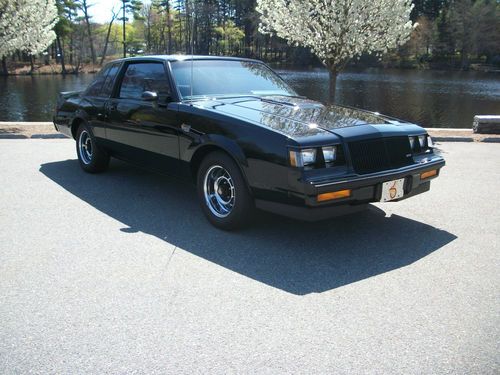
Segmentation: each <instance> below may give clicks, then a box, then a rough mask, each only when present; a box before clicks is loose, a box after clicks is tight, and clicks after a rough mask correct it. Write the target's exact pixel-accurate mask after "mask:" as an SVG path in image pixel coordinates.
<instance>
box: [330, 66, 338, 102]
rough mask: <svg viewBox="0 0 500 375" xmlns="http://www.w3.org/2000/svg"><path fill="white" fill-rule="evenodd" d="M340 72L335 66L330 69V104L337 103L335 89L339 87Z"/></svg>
mask: <svg viewBox="0 0 500 375" xmlns="http://www.w3.org/2000/svg"><path fill="white" fill-rule="evenodd" d="M338 74H339V72H338V71H337V69H335V68H330V69H329V76H330V87H329V88H330V90H329V95H328V104H333V103H335V91H336V88H337V76H338Z"/></svg>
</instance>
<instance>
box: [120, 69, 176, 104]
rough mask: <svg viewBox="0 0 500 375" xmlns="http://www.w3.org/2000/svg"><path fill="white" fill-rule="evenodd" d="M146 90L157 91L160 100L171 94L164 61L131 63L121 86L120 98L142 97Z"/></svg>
mask: <svg viewBox="0 0 500 375" xmlns="http://www.w3.org/2000/svg"><path fill="white" fill-rule="evenodd" d="M144 91H155V92H157V93H158V97H159V99H160V100H165V98H166V97H167V96H169V95H170V86H169V83H168V79H167V75H166V73H165V68H164V66H163V64H162V63H135V64H129V65H128V66H127V70H126V71H125V75H124V76H123V79H122V84H121V87H120V98H128V99H140V98H141V95H142V93H143V92H144Z"/></svg>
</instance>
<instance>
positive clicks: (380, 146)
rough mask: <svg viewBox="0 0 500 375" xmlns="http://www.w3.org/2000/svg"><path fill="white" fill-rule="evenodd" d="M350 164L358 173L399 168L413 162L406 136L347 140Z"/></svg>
mask: <svg viewBox="0 0 500 375" xmlns="http://www.w3.org/2000/svg"><path fill="white" fill-rule="evenodd" d="M349 151H350V154H351V160H352V165H353V167H354V170H355V171H356V173H358V174H366V173H374V172H380V171H383V170H386V169H394V168H401V167H404V166H406V165H411V164H412V163H413V158H412V157H411V149H410V142H409V141H408V137H389V138H375V139H368V140H363V141H356V142H349Z"/></svg>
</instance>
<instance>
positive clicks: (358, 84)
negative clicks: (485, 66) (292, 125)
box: [278, 69, 500, 128]
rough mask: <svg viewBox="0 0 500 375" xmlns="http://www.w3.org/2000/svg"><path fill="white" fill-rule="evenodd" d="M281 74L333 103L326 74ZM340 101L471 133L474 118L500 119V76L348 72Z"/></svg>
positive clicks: (305, 91)
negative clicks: (488, 117) (498, 117)
mask: <svg viewBox="0 0 500 375" xmlns="http://www.w3.org/2000/svg"><path fill="white" fill-rule="evenodd" d="M278 73H279V74H280V75H281V76H282V77H283V78H284V79H285V80H286V81H287V82H288V83H289V84H290V85H291V86H292V87H293V88H294V89H295V90H297V91H298V92H299V94H301V95H305V96H307V97H309V98H311V99H316V100H320V101H325V100H326V99H327V95H328V73H327V72H326V71H324V70H322V69H313V70H308V71H297V70H278ZM336 100H337V101H338V103H339V104H344V105H350V106H354V107H359V108H364V109H368V110H371V111H376V112H380V113H383V114H386V115H389V116H394V117H398V118H401V119H403V120H407V121H410V122H414V123H416V124H419V125H423V126H425V127H440V128H470V127H471V126H472V119H473V117H474V115H479V114H497V115H500V75H499V74H495V73H481V72H445V71H419V70H395V69H388V70H382V69H368V70H364V71H347V72H345V73H342V74H341V75H340V76H339V79H338V80H337V97H336Z"/></svg>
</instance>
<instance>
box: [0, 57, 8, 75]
mask: <svg viewBox="0 0 500 375" xmlns="http://www.w3.org/2000/svg"><path fill="white" fill-rule="evenodd" d="M2 75H3V76H8V75H9V71H8V70H7V59H6V58H5V56H4V57H2Z"/></svg>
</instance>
